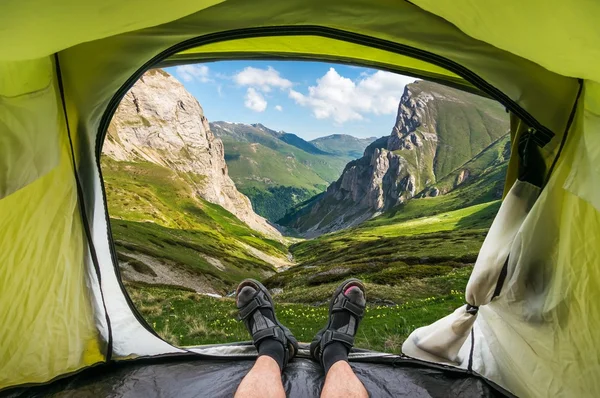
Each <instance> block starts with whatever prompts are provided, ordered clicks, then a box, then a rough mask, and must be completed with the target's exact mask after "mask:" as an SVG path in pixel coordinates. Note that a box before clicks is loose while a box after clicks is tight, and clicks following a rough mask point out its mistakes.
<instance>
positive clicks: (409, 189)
mask: <svg viewBox="0 0 600 398" xmlns="http://www.w3.org/2000/svg"><path fill="white" fill-rule="evenodd" d="M508 127H509V126H508V116H507V115H506V114H505V112H504V110H503V108H502V106H501V105H499V104H497V103H495V102H494V101H492V100H489V99H486V98H482V97H479V96H476V95H474V94H469V93H465V92H461V91H458V90H455V89H451V88H449V87H445V86H442V85H439V84H435V83H431V82H425V81H418V82H415V83H412V84H409V85H407V86H406V88H405V90H404V93H403V95H402V97H401V100H400V104H399V106H398V114H397V117H396V123H395V125H394V127H393V128H392V132H391V134H390V135H389V136H387V137H382V138H380V139H378V140H376V141H375V142H373V143H372V144H371V145H369V146H368V147H367V148H366V150H365V152H364V155H363V157H362V158H360V159H357V160H355V161H352V162H350V163H348V165H347V166H346V168H345V169H344V172H343V174H342V176H341V177H340V178H339V179H338V180H337V181H336V182H334V183H333V184H331V185H330V186H329V187H328V189H327V192H326V193H325V194H323V195H322V196H320V197H319V198H317V199H315V200H314V201H313V202H312V203H310V204H309V205H307V206H305V207H304V208H302V209H300V210H299V211H298V212H297V213H295V214H288V216H286V218H284V221H283V224H284V225H286V226H288V227H292V228H296V229H297V230H299V231H300V232H303V233H304V234H306V235H307V236H309V237H310V236H315V235H319V234H322V233H326V232H331V231H334V230H338V229H342V228H346V227H349V226H353V225H356V224H359V223H361V222H363V221H365V220H366V219H369V218H371V217H373V216H375V215H377V214H380V213H381V212H383V211H386V210H388V209H390V208H392V207H394V206H397V205H398V204H401V203H404V202H406V201H407V200H409V199H411V198H412V197H414V196H416V195H418V194H420V195H419V196H437V195H439V194H444V193H446V192H447V191H448V189H446V188H444V191H441V190H440V189H439V188H438V187H436V186H435V184H436V182H437V181H439V180H441V179H442V178H444V177H445V176H447V175H449V174H450V173H452V172H453V171H455V170H457V169H458V168H460V167H461V166H462V165H464V164H466V163H467V162H469V161H470V160H471V159H472V158H474V157H475V156H476V155H477V154H479V153H480V152H481V151H483V150H484V149H485V148H486V147H488V146H489V145H491V144H492V143H494V142H495V141H497V140H498V139H499V138H500V137H502V136H504V135H506V134H507V132H508ZM470 177H471V175H470V171H469V170H468V169H465V170H463V171H461V172H460V173H459V175H458V176H457V178H456V183H455V185H456V186H458V185H459V184H462V183H464V182H465V181H466V180H468V179H469V178H470Z"/></svg>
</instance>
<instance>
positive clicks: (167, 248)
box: [102, 70, 290, 294]
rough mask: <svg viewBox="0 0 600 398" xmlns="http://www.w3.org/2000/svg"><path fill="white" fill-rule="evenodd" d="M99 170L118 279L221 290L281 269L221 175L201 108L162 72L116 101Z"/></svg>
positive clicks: (218, 147)
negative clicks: (118, 269)
mask: <svg viewBox="0 0 600 398" xmlns="http://www.w3.org/2000/svg"><path fill="white" fill-rule="evenodd" d="M102 167H103V175H104V179H105V185H106V192H107V197H108V207H109V213H110V216H111V226H112V230H113V236H114V239H115V243H116V246H117V252H118V256H119V263H120V266H121V267H122V274H123V277H124V279H126V280H128V281H136V282H143V283H148V284H153V285H174V286H180V287H185V288H188V289H192V290H194V291H198V292H203V293H215V294H224V293H226V292H228V291H229V290H230V289H232V288H233V287H234V286H235V284H236V283H237V282H239V280H241V279H243V278H246V277H256V278H263V277H265V276H268V275H271V274H273V273H274V272H275V268H276V267H278V266H289V265H290V262H289V261H288V258H287V254H288V253H287V249H286V247H285V246H284V245H283V244H282V243H281V241H282V240H283V238H282V236H281V234H280V233H279V232H278V231H277V230H276V229H275V228H274V227H272V226H271V225H270V224H269V223H268V222H267V221H266V220H265V219H264V218H262V217H260V216H258V215H257V214H255V213H254V211H253V210H252V207H251V204H250V201H249V200H248V198H247V197H246V196H244V195H243V194H241V193H240V192H239V191H238V190H237V189H236V187H235V185H234V183H233V181H232V180H231V178H229V175H228V169H227V165H226V163H225V157H224V150H223V144H222V142H221V141H220V140H219V139H218V138H216V137H215V136H214V135H213V133H212V132H211V131H210V129H209V126H208V120H207V119H206V117H205V116H204V114H203V111H202V108H201V107H200V104H198V102H197V101H196V99H195V98H194V97H193V96H192V95H191V94H189V93H188V92H187V91H186V90H185V89H184V88H183V86H182V85H181V84H180V83H179V82H178V81H177V80H176V79H174V78H173V77H172V76H170V75H169V74H167V73H166V72H164V71H162V70H152V71H149V72H147V73H146V74H145V75H144V76H143V77H142V78H141V79H140V80H139V81H138V82H137V83H136V84H135V85H134V86H133V88H132V89H131V90H130V91H129V92H128V93H127V94H126V96H125V97H124V98H123V100H122V102H121V104H120V105H119V108H118V109H117V111H116V113H115V115H114V117H113V120H112V121H111V125H110V127H109V130H108V135H107V138H106V141H105V145H104V148H103V158H102Z"/></svg>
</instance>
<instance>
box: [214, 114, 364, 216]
mask: <svg viewBox="0 0 600 398" xmlns="http://www.w3.org/2000/svg"><path fill="white" fill-rule="evenodd" d="M210 126H211V130H212V131H213V132H214V133H215V135H217V136H218V137H219V138H221V140H222V141H223V145H224V146H225V160H226V162H227V167H228V169H229V175H230V176H231V178H232V179H233V181H234V182H235V184H236V186H237V188H238V189H239V190H240V192H242V193H244V194H245V195H247V196H248V198H250V201H251V202H252V207H253V208H254V210H255V211H256V213H258V214H260V215H261V216H263V217H265V218H267V219H268V220H270V221H273V222H275V221H277V220H279V219H280V218H282V217H283V216H284V215H285V214H286V212H287V211H288V210H289V209H290V208H292V207H293V206H294V205H296V204H298V203H300V202H303V201H305V200H307V199H309V198H311V197H312V196H314V195H316V194H318V193H320V192H323V191H325V189H327V186H328V185H329V184H330V183H331V182H333V181H335V180H337V179H338V177H339V176H340V174H341V173H342V170H343V169H344V166H345V165H346V163H348V162H349V161H350V160H352V159H353V157H352V156H349V155H348V154H346V153H344V151H343V150H338V151H337V152H336V153H329V152H326V151H324V150H321V149H319V148H318V147H317V145H313V143H311V142H307V141H305V140H303V139H301V138H300V137H298V136H296V135H294V134H289V133H283V132H276V131H273V130H271V129H268V128H267V127H265V126H263V125H260V124H257V125H246V124H241V123H227V122H214V123H211V124H210ZM354 140H356V141H358V142H359V144H358V145H362V144H361V143H362V140H358V139H354ZM338 141H339V144H340V145H343V144H344V143H345V142H346V140H336V142H338ZM353 145H354V146H353V147H356V145H357V144H356V143H354V144H353ZM333 146H335V143H334V142H329V147H333ZM365 146H366V145H365ZM363 149H364V148H363ZM358 156H362V151H361V152H360V154H359V155H358Z"/></svg>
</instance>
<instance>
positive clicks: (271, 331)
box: [235, 279, 298, 367]
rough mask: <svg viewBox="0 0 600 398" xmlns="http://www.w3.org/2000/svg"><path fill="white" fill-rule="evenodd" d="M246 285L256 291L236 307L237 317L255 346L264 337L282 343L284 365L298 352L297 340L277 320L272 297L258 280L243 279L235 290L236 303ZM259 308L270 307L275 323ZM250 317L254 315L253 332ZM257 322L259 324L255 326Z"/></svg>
mask: <svg viewBox="0 0 600 398" xmlns="http://www.w3.org/2000/svg"><path fill="white" fill-rule="evenodd" d="M246 286H250V287H252V288H254V289H256V293H255V294H254V296H253V297H252V299H251V300H250V301H249V302H248V303H247V304H246V305H244V306H243V307H241V308H238V310H239V315H238V319H239V320H242V321H244V323H245V325H246V328H247V329H248V331H249V332H250V334H251V335H252V341H253V342H254V345H255V346H258V343H260V342H261V341H262V340H264V339H266V338H272V339H275V340H277V341H279V342H281V344H283V347H284V350H285V354H284V360H283V361H284V363H283V366H284V367H285V365H287V363H288V362H289V361H290V360H291V359H292V358H294V357H295V356H296V354H297V353H298V341H297V340H296V338H295V337H294V335H293V334H292V332H291V331H290V330H289V329H288V328H287V327H285V326H283V325H282V324H281V322H279V321H278V320H277V316H275V309H274V305H273V298H272V297H271V295H270V294H269V291H268V290H267V288H266V287H264V286H263V284H262V283H260V282H259V281H257V280H254V279H245V280H243V281H242V282H241V283H240V284H239V286H238V288H237V290H236V292H235V298H236V303H237V297H238V294H239V293H240V291H241V290H242V289H243V288H244V287H246ZM259 308H270V309H271V310H272V311H273V317H274V320H275V324H273V321H272V320H271V319H269V318H267V317H266V316H264V315H263V314H262V313H261V312H260V311H258V312H257V310H258V309H259ZM255 314H259V315H258V317H260V318H262V320H257V319H256V317H257V315H255ZM250 317H254V320H255V323H254V326H255V329H256V330H255V331H254V332H252V328H251V327H250V322H249V318H250ZM257 324H259V325H260V326H258V327H257Z"/></svg>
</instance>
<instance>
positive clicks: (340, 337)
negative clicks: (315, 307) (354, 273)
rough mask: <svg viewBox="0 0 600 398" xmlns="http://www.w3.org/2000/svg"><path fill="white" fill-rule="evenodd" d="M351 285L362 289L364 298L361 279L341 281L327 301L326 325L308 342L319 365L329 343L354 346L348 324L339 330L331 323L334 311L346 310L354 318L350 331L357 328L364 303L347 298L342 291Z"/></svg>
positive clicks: (349, 347) (352, 335)
mask: <svg viewBox="0 0 600 398" xmlns="http://www.w3.org/2000/svg"><path fill="white" fill-rule="evenodd" d="M352 286H356V287H358V288H359V289H360V290H362V292H363V295H364V296H365V299H366V294H365V287H364V285H363V284H362V282H361V281H359V280H358V279H348V280H346V281H344V282H342V284H340V285H339V286H338V288H337V289H336V290H335V292H334V293H333V296H332V298H331V302H330V303H329V319H328V321H327V325H326V326H325V327H324V328H323V329H321V330H320V331H319V332H318V333H317V335H316V336H315V338H314V339H313V341H312V343H310V355H311V356H312V357H313V359H315V360H316V361H318V362H319V363H320V364H321V365H323V351H324V350H325V347H327V346H328V345H329V344H331V343H333V342H336V341H337V342H340V343H342V344H344V345H345V346H346V347H347V348H348V350H350V349H351V348H352V347H353V346H354V334H349V333H348V329H350V325H348V327H347V328H346V331H345V332H344V331H342V330H340V328H338V329H334V328H333V327H332V324H331V322H332V315H333V314H334V313H336V312H340V311H348V312H350V313H351V319H352V318H354V322H355V325H354V326H353V329H354V331H353V332H352V333H355V331H356V330H358V325H359V323H360V321H361V320H362V318H363V316H364V314H365V309H366V305H363V306H361V305H358V304H356V303H353V302H351V301H350V300H348V297H346V295H345V294H344V292H345V291H347V290H348V289H349V288H351V287H352Z"/></svg>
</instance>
